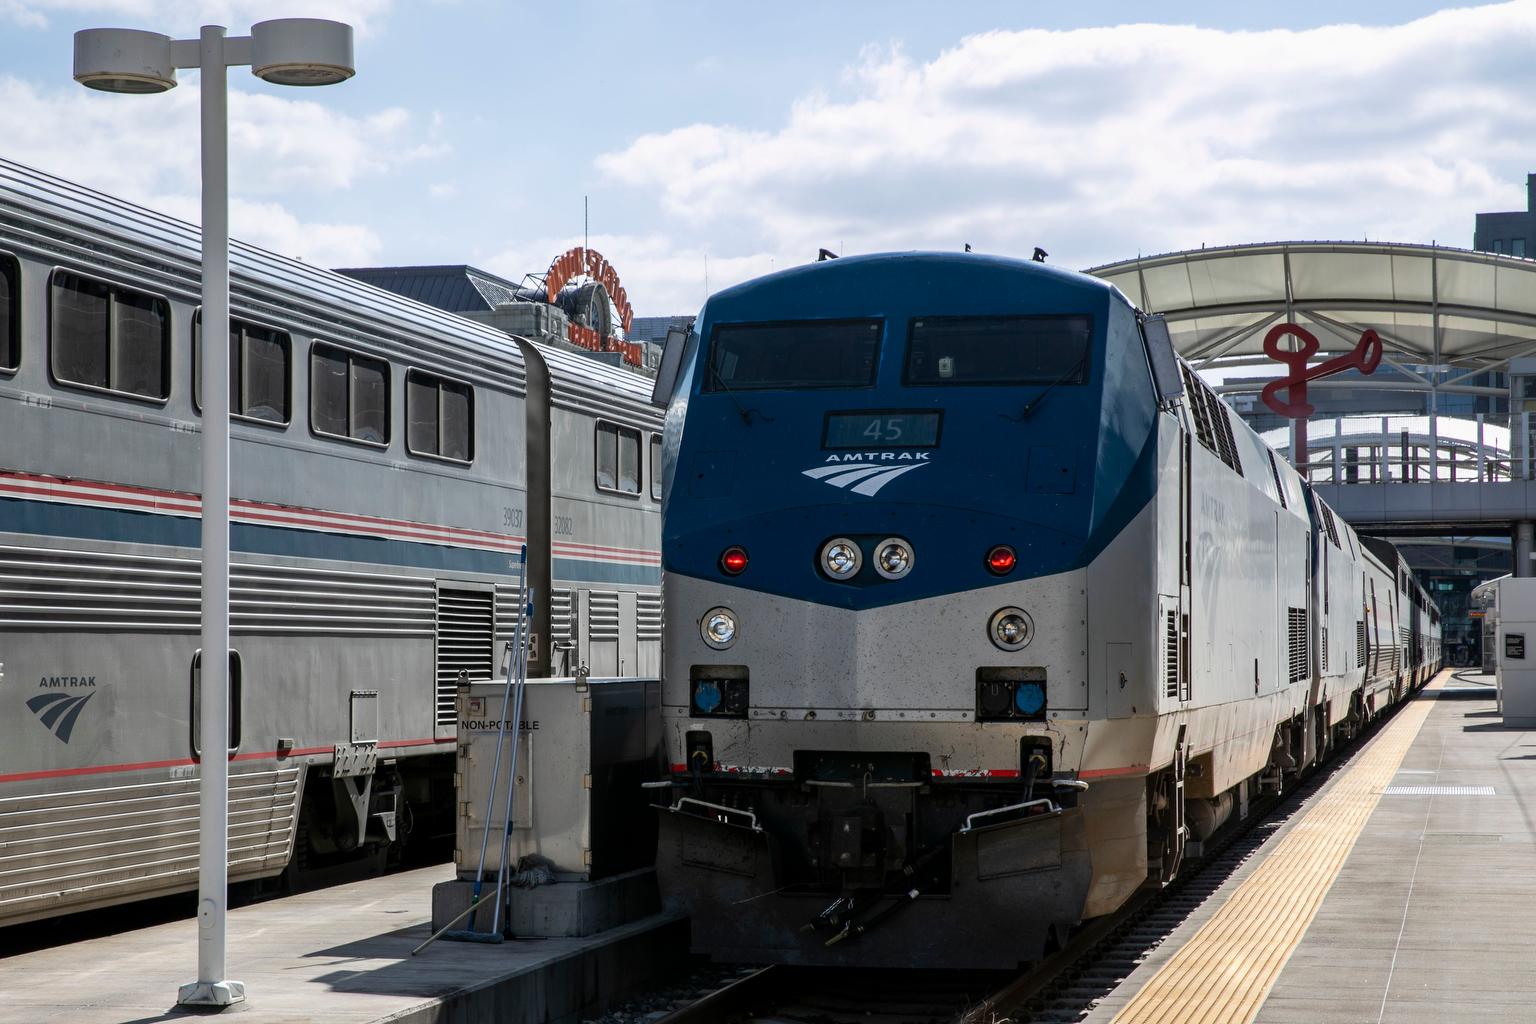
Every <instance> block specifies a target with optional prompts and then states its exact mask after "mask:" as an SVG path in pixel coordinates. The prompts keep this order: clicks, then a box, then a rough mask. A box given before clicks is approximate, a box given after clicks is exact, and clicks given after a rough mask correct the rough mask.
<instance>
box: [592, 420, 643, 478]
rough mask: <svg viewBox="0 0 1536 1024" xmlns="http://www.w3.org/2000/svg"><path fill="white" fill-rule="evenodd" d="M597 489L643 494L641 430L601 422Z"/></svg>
mask: <svg viewBox="0 0 1536 1024" xmlns="http://www.w3.org/2000/svg"><path fill="white" fill-rule="evenodd" d="M597 489H598V490H600V491H615V492H617V493H619V494H639V493H640V431H638V430H632V429H630V428H629V427H620V426H616V425H614V424H612V423H602V422H599V423H598V425H597Z"/></svg>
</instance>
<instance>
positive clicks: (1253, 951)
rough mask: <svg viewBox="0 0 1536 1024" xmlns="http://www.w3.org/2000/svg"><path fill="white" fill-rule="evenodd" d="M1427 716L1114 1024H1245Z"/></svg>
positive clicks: (1426, 707)
mask: <svg viewBox="0 0 1536 1024" xmlns="http://www.w3.org/2000/svg"><path fill="white" fill-rule="evenodd" d="M1444 679H1445V676H1444V674H1442V675H1441V676H1439V677H1438V678H1436V679H1435V680H1434V681H1433V682H1431V683H1430V684H1429V686H1428V687H1426V689H1438V688H1439V687H1440V686H1441V685H1443V683H1444ZM1433 706H1434V701H1433V700H1426V699H1423V698H1420V699H1418V700H1414V701H1412V702H1411V703H1409V704H1408V706H1407V707H1405V708H1403V709H1402V711H1401V712H1399V713H1398V715H1397V717H1395V718H1394V719H1393V720H1392V721H1391V722H1390V723H1389V724H1388V725H1387V727H1386V728H1385V729H1384V730H1383V731H1382V732H1381V734H1380V735H1378V736H1377V737H1376V739H1375V740H1374V741H1372V743H1371V745H1370V746H1369V747H1368V748H1367V749H1366V750H1365V752H1364V753H1362V754H1361V755H1360V759H1359V760H1358V761H1356V762H1355V763H1354V764H1353V765H1351V766H1350V767H1349V768H1348V770H1346V771H1345V772H1344V773H1343V774H1342V775H1341V776H1339V778H1338V779H1336V780H1335V781H1334V783H1333V785H1332V786H1331V787H1330V788H1329V789H1328V791H1327V792H1326V793H1325V794H1324V795H1323V797H1322V798H1321V799H1320V800H1318V802H1317V803H1316V804H1315V805H1313V807H1312V809H1311V810H1309V811H1308V812H1307V813H1306V815H1305V816H1304V817H1303V818H1302V819H1301V820H1300V821H1298V822H1297V823H1296V825H1295V826H1294V827H1293V828H1292V829H1291V831H1290V832H1288V833H1287V834H1286V836H1285V838H1284V839H1282V840H1281V841H1280V842H1279V843H1278V844H1277V845H1276V846H1275V848H1274V850H1273V852H1271V853H1270V854H1269V856H1267V857H1266V858H1265V859H1264V862H1263V863H1262V864H1260V865H1259V866H1258V868H1257V869H1256V870H1255V871H1254V872H1253V874H1251V875H1249V876H1248V878H1247V879H1246V880H1244V881H1243V883H1242V884H1241V885H1239V886H1238V887H1237V888H1236V889H1235V890H1234V891H1233V893H1232V895H1231V896H1230V897H1229V898H1228V899H1227V902H1226V903H1225V904H1223V905H1222V907H1221V908H1220V909H1219V910H1217V911H1216V913H1215V914H1213V915H1212V916H1211V918H1210V920H1208V921H1206V922H1205V924H1204V925H1202V926H1201V928H1200V930H1199V931H1198V932H1196V933H1195V935H1194V937H1193V938H1191V939H1190V940H1189V942H1187V943H1186V944H1185V945H1184V948H1182V949H1180V950H1179V951H1178V952H1177V953H1175V954H1174V955H1173V956H1172V957H1171V958H1170V959H1169V960H1168V962H1167V963H1166V964H1164V965H1163V966H1162V968H1161V969H1160V970H1158V972H1157V973H1156V974H1154V975H1153V976H1152V977H1151V979H1150V980H1148V981H1147V983H1146V984H1145V985H1143V986H1142V987H1141V990H1140V991H1139V992H1137V993H1136V995H1135V996H1134V997H1133V998H1132V999H1131V1001H1130V1002H1129V1003H1127V1004H1126V1005H1125V1006H1124V1007H1123V1008H1122V1009H1121V1010H1120V1012H1119V1013H1118V1014H1116V1015H1115V1018H1114V1024H1250V1022H1251V1021H1252V1020H1253V1019H1254V1017H1256V1016H1257V1015H1258V1012H1259V1008H1260V1007H1262V1006H1263V1005H1264V1000H1265V998H1266V997H1268V995H1269V990H1270V989H1271V988H1273V987H1274V984H1275V980H1276V979H1277V978H1279V977H1280V971H1281V969H1282V968H1284V967H1285V962H1286V961H1287V960H1289V959H1290V956H1291V953H1293V952H1294V951H1295V950H1296V947H1297V946H1298V945H1300V944H1301V940H1302V937H1303V936H1305V935H1306V933H1307V928H1308V926H1309V925H1311V923H1312V918H1313V917H1314V916H1316V914H1317V910H1318V908H1319V907H1320V906H1322V903H1323V897H1325V896H1327V895H1328V890H1329V889H1330V888H1331V887H1332V886H1333V880H1334V879H1335V878H1337V877H1338V874H1339V870H1340V869H1341V868H1343V866H1344V861H1345V859H1346V858H1348V857H1349V853H1350V851H1351V850H1352V849H1354V846H1355V840H1356V839H1357V838H1359V836H1360V832H1361V830H1362V829H1364V828H1365V823H1366V820H1367V819H1368V818H1370V816H1371V812H1372V811H1373V810H1375V809H1376V803H1377V801H1379V800H1380V799H1381V793H1382V790H1384V789H1385V788H1386V787H1387V786H1388V785H1389V784H1390V783H1391V781H1392V776H1393V775H1394V774H1396V772H1397V769H1398V766H1399V765H1401V764H1402V762H1403V757H1404V756H1405V755H1406V754H1407V753H1408V748H1409V747H1411V746H1412V745H1413V741H1414V739H1416V738H1417V737H1418V735H1419V729H1420V727H1422V726H1423V724H1424V720H1425V719H1426V718H1427V717H1429V712H1430V709H1431V708H1432V707H1433Z"/></svg>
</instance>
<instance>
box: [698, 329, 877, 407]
mask: <svg viewBox="0 0 1536 1024" xmlns="http://www.w3.org/2000/svg"><path fill="white" fill-rule="evenodd" d="M879 352H880V321H879V320H810V321H800V322H798V323H775V324H722V325H721V326H719V327H717V328H715V335H714V340H713V342H712V343H711V345H710V349H709V372H708V373H707V374H706V375H705V380H704V390H705V391H764V390H770V389H779V390H787V389H792V388H865V387H869V386H870V385H872V384H874V382H875V360H876V357H877V356H878V355H879Z"/></svg>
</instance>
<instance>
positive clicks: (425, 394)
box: [405, 370, 475, 462]
mask: <svg viewBox="0 0 1536 1024" xmlns="http://www.w3.org/2000/svg"><path fill="white" fill-rule="evenodd" d="M474 402H475V399H474V391H473V389H471V388H470V386H469V385H468V384H460V383H458V382H457V381H451V380H444V379H443V378H442V377H434V376H433V375H431V374H429V373H421V372H419V371H416V370H412V371H411V372H410V373H408V374H406V375H405V419H406V428H405V447H406V449H407V450H408V451H410V452H411V454H413V455H430V456H432V457H434V458H440V459H452V460H453V461H454V462H470V461H472V460H473V459H474V407H475V406H474Z"/></svg>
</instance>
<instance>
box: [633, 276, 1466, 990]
mask: <svg viewBox="0 0 1536 1024" xmlns="http://www.w3.org/2000/svg"><path fill="white" fill-rule="evenodd" d="M1159 327H1160V322H1158V321H1156V320H1155V319H1153V320H1149V319H1148V318H1146V317H1143V316H1142V315H1141V314H1139V313H1138V311H1137V310H1136V309H1135V308H1133V307H1132V306H1131V304H1130V303H1129V302H1127V301H1126V299H1125V298H1124V296H1123V295H1121V294H1120V293H1119V292H1118V291H1116V290H1115V289H1114V288H1113V287H1111V286H1108V285H1106V284H1104V283H1103V282H1100V281H1098V280H1095V279H1093V278H1090V277H1086V276H1084V275H1080V274H1075V273H1071V272H1066V271H1062V270H1057V269H1054V268H1050V267H1046V266H1043V265H1041V264H1038V263H1029V262H1021V261H1016V260H1011V259H1001V258H993V257H983V256H976V255H961V254H936V253H906V254H891V255H875V256H867V257H854V258H845V259H839V260H835V261H827V262H822V263H818V264H813V265H810V266H805V267H801V268H797V269H794V270H789V271H784V272H781V273H778V274H774V275H771V276H768V277H764V278H761V279H758V280H754V281H750V282H747V283H745V284H742V285H740V286H738V287H735V288H732V289H729V290H727V291H724V292H721V293H719V294H717V295H715V296H713V297H711V298H710V300H709V301H708V303H707V305H706V306H705V307H704V309H703V311H702V313H701V315H700V317H699V320H698V322H697V329H696V331H695V332H694V333H692V334H691V335H690V336H689V338H688V340H687V342H686V345H685V346H684V347H683V348H682V350H681V351H680V353H678V359H679V363H678V372H677V376H676V378H675V382H666V383H664V385H663V387H664V388H670V395H671V402H670V406H669V409H668V413H667V437H666V442H665V445H666V454H667V458H668V469H667V477H666V501H665V505H664V515H663V526H662V535H663V541H662V552H663V554H662V557H663V568H664V583H663V594H664V603H665V607H666V623H665V627H664V642H663V666H664V673H663V674H664V683H663V693H664V698H663V704H664V706H663V709H662V713H663V726H664V728H663V733H664V743H665V745H666V749H667V754H668V761H669V763H670V768H671V771H670V776H669V780H668V781H669V783H670V786H669V788H668V790H667V798H666V800H665V801H664V806H663V808H662V810H661V812H660V813H661V819H662V824H661V843H660V847H659V851H658V865H659V870H660V873H661V879H662V884H663V887H664V890H665V893H666V896H667V900H668V902H669V904H670V905H671V906H672V907H674V908H676V909H679V910H683V911H686V912H688V913H691V914H692V915H693V942H694V946H695V948H696V949H698V950H700V951H704V952H708V953H710V954H711V955H713V956H715V957H717V958H720V959H728V960H729V959H737V960H772V961H782V962H793V963H859V964H864V965H887V966H935V967H940V966H967V967H976V966H996V967H1009V966H1013V965H1014V964H1016V963H1018V962H1020V961H1025V960H1029V959H1032V958H1035V957H1038V956H1039V955H1041V953H1042V951H1043V950H1044V949H1046V948H1047V947H1048V945H1049V944H1050V943H1051V941H1052V940H1053V938H1054V937H1058V936H1059V935H1061V934H1062V933H1063V932H1064V931H1065V930H1067V929H1069V928H1070V927H1072V926H1073V925H1074V924H1076V923H1077V922H1080V921H1082V920H1084V919H1086V918H1090V917H1094V916H1098V915H1102V914H1106V913H1109V912H1111V911H1113V910H1114V909H1116V908H1117V907H1119V906H1120V905H1121V904H1123V903H1124V902H1125V900H1126V899H1127V898H1128V897H1129V896H1130V894H1131V893H1132V892H1134V891H1135V890H1136V889H1137V888H1139V887H1141V886H1143V885H1145V884H1148V882H1149V880H1150V881H1151V882H1153V883H1154V884H1155V883H1156V882H1157V881H1159V880H1165V879H1167V878H1169V877H1171V876H1172V875H1173V873H1174V872H1175V871H1176V870H1177V868H1178V864H1179V861H1180V859H1181V858H1182V857H1183V856H1184V855H1185V854H1186V852H1188V851H1189V850H1190V849H1191V847H1192V844H1197V843H1198V842H1200V841H1202V840H1203V839H1205V838H1206V837H1208V836H1209V835H1210V834H1211V833H1212V832H1214V831H1215V830H1216V829H1217V828H1219V827H1220V826H1221V824H1222V823H1223V822H1224V821H1225V820H1226V819H1228V818H1229V817H1230V816H1231V814H1232V813H1233V810H1234V808H1240V807H1244V806H1246V801H1247V797H1248V796H1249V794H1250V793H1253V792H1256V791H1257V790H1258V789H1260V788H1262V787H1269V788H1274V787H1279V786H1281V785H1284V784H1285V779H1286V778H1287V777H1288V776H1289V775H1292V774H1294V773H1295V772H1297V771H1300V770H1303V769H1305V768H1306V767H1307V766H1308V765H1309V764H1311V763H1312V762H1313V761H1315V760H1316V759H1318V758H1319V757H1321V756H1323V755H1324V754H1325V753H1326V751H1327V749H1328V747H1329V746H1330V745H1331V744H1332V742H1333V741H1334V740H1335V739H1336V738H1338V737H1339V736H1340V735H1341V734H1343V733H1347V732H1349V731H1352V730H1353V729H1354V728H1356V727H1357V726H1358V725H1359V724H1360V723H1361V722H1362V721H1364V720H1365V719H1367V718H1369V717H1370V716H1371V715H1373V714H1375V713H1376V712H1378V711H1379V710H1380V709H1382V708H1383V707H1385V706H1386V705H1387V704H1388V703H1390V702H1391V701H1392V700H1395V699H1397V698H1398V697H1400V696H1401V695H1402V694H1403V693H1405V692H1406V691H1407V690H1408V689H1409V688H1411V686H1413V685H1415V684H1417V683H1419V682H1422V681H1423V680H1424V679H1426V678H1427V677H1428V674H1429V673H1430V672H1431V671H1432V669H1433V668H1434V667H1435V661H1436V659H1437V657H1438V652H1437V643H1436V640H1437V637H1438V625H1436V624H1435V623H1437V621H1438V620H1437V617H1436V616H1435V615H1434V613H1433V610H1432V609H1431V608H1430V606H1429V603H1428V601H1427V599H1425V598H1424V595H1423V592H1422V591H1421V590H1419V589H1418V586H1417V584H1416V583H1415V582H1414V581H1413V580H1412V577H1411V574H1409V573H1408V572H1407V571H1406V569H1404V568H1403V567H1401V566H1400V565H1398V564H1393V565H1390V566H1388V565H1386V564H1385V563H1384V562H1383V561H1382V558H1381V557H1380V556H1378V554H1373V553H1372V552H1370V551H1366V550H1365V549H1363V548H1362V547H1361V544H1360V542H1359V539H1358V538H1356V537H1355V535H1354V533H1353V531H1352V530H1350V528H1349V527H1348V525H1347V524H1345V523H1343V522H1342V521H1339V520H1337V519H1336V517H1335V516H1334V515H1333V513H1332V512H1331V511H1330V510H1328V509H1327V508H1326V506H1324V505H1323V504H1322V503H1321V501H1319V500H1317V499H1316V498H1315V496H1313V495H1312V494H1311V493H1310V492H1309V491H1308V490H1307V489H1306V488H1305V487H1304V485H1303V483H1302V481H1301V479H1300V478H1299V477H1298V476H1297V475H1296V474H1295V473H1294V472H1293V471H1292V470H1291V469H1290V467H1288V466H1287V465H1285V464H1284V463H1283V462H1281V461H1279V460H1278V459H1277V458H1276V457H1275V456H1274V454H1273V452H1272V451H1271V450H1270V449H1269V448H1267V447H1266V446H1264V445H1263V443H1262V442H1260V441H1259V439H1258V438H1257V436H1256V435H1254V434H1253V433H1252V432H1251V431H1250V430H1249V429H1248V428H1247V427H1246V426H1245V425H1244V424H1243V423H1242V422H1241V421H1240V420H1238V419H1237V418H1236V417H1235V416H1233V415H1231V413H1230V412H1229V410H1228V409H1227V407H1226V406H1225V405H1224V404H1223V403H1222V402H1221V401H1220V400H1219V399H1218V398H1217V397H1216V396H1215V394H1214V393H1213V392H1211V391H1210V390H1209V388H1207V387H1206V386H1205V385H1204V384H1203V383H1202V382H1201V381H1200V379H1199V378H1198V377H1197V376H1195V375H1194V374H1193V373H1191V372H1190V371H1189V369H1188V368H1187V367H1186V366H1184V365H1183V364H1181V363H1180V362H1179V361H1178V360H1177V358H1176V357H1175V356H1174V354H1173V351H1172V348H1171V346H1170V345H1169V343H1168V338H1167V333H1166V330H1161V331H1160V330H1158V328H1159ZM664 376H665V371H664ZM1385 551H1386V553H1387V554H1389V555H1391V556H1393V557H1394V558H1395V556H1396V552H1395V551H1393V550H1392V549H1391V548H1390V547H1388V548H1385ZM1410 590H1411V591H1412V592H1413V594H1412V599H1411V600H1410V596H1409V592H1410ZM1389 591H1390V593H1389ZM1410 619H1411V622H1410ZM1421 619H1422V621H1421ZM1410 626H1411V637H1410ZM1383 652H1390V653H1389V654H1387V653H1383Z"/></svg>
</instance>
